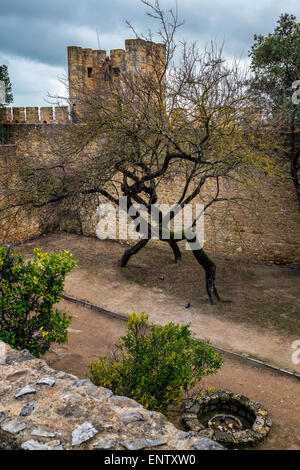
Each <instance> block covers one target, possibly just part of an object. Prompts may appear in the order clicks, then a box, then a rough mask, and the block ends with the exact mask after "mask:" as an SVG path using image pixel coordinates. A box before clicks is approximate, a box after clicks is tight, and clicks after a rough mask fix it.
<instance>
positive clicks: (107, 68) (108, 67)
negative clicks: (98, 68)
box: [103, 56, 111, 82]
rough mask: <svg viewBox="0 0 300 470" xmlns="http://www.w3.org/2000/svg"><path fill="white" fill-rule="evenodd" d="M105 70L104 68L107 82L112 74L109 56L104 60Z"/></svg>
mask: <svg viewBox="0 0 300 470" xmlns="http://www.w3.org/2000/svg"><path fill="white" fill-rule="evenodd" d="M103 70H104V81H105V82H106V81H109V80H110V74H111V62H110V58H109V57H108V56H107V57H106V58H105V61H104V62H103Z"/></svg>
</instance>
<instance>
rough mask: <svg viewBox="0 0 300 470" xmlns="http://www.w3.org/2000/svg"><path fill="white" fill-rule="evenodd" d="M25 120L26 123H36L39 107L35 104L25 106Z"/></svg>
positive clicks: (38, 120)
mask: <svg viewBox="0 0 300 470" xmlns="http://www.w3.org/2000/svg"><path fill="white" fill-rule="evenodd" d="M26 122H27V123H28V124H36V123H39V122H40V119H39V108H38V107H37V106H31V107H28V108H26Z"/></svg>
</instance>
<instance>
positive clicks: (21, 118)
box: [13, 107, 25, 123]
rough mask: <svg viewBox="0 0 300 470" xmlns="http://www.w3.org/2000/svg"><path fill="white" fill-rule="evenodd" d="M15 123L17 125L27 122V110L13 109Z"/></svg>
mask: <svg viewBox="0 0 300 470" xmlns="http://www.w3.org/2000/svg"><path fill="white" fill-rule="evenodd" d="M13 121H14V122H15V123H23V122H25V108H23V107H22V108H13Z"/></svg>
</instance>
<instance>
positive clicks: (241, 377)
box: [45, 301, 300, 450]
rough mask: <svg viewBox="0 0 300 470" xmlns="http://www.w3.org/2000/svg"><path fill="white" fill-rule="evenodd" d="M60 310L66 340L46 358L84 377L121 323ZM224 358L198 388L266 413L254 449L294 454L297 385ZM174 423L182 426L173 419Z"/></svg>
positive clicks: (299, 430)
mask: <svg viewBox="0 0 300 470" xmlns="http://www.w3.org/2000/svg"><path fill="white" fill-rule="evenodd" d="M60 307H61V308H62V309H64V310H65V311H68V312H69V313H70V314H71V315H72V317H73V320H72V325H71V328H69V341H68V342H67V343H65V344H64V345H54V346H53V347H52V348H51V350H50V352H48V353H47V354H46V356H45V359H46V361H47V362H48V363H49V364H50V365H51V366H52V367H54V368H56V369H59V370H65V371H67V372H70V373H72V374H75V375H77V376H78V377H80V378H85V376H86V374H88V367H87V366H88V364H90V363H91V362H92V361H94V360H96V359H97V358H98V357H99V356H100V355H107V354H108V353H109V351H111V348H112V345H113V344H114V343H116V342H117V341H118V338H119V337H120V336H121V335H123V334H124V333H125V330H126V327H125V323H124V322H123V321H120V320H117V319H113V318H110V317H107V316H105V315H103V314H99V313H97V312H95V311H93V310H90V309H88V308H84V307H80V306H78V305H75V304H72V303H69V302H65V301H64V302H61V304H60ZM223 359H224V365H223V367H222V369H221V370H220V371H219V373H218V375H217V376H214V377H208V378H205V379H204V380H203V382H202V383H201V386H203V387H206V386H209V387H211V386H214V387H216V388H217V389H220V388H227V389H230V390H232V391H233V392H236V393H242V394H244V395H246V396H248V397H249V398H250V399H252V400H255V401H259V402H261V403H262V404H263V405H264V406H265V407H266V408H267V409H268V410H269V412H270V414H271V417H272V420H273V426H272V430H271V432H270V434H269V436H268V438H267V439H266V441H265V442H264V443H262V444H261V445H260V446H259V449H290V450H292V449H298V450H299V449H300V437H299V436H300V394H299V381H297V380H296V379H293V378H290V377H286V376H283V375H280V374H278V373H276V372H272V371H268V370H266V369H264V368H262V367H260V366H253V365H250V364H248V363H246V362H245V361H241V360H239V359H233V358H232V357H229V356H227V355H223ZM174 424H175V425H176V426H178V427H179V428H180V427H181V426H180V424H179V423H178V421H176V420H174Z"/></svg>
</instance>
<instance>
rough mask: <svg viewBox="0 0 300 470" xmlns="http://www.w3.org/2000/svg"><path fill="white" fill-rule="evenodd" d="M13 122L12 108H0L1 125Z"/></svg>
mask: <svg viewBox="0 0 300 470" xmlns="http://www.w3.org/2000/svg"><path fill="white" fill-rule="evenodd" d="M10 122H12V108H0V123H2V124H7V123H10Z"/></svg>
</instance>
